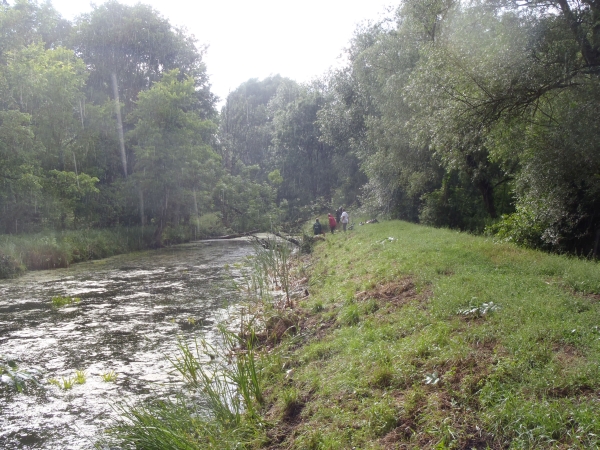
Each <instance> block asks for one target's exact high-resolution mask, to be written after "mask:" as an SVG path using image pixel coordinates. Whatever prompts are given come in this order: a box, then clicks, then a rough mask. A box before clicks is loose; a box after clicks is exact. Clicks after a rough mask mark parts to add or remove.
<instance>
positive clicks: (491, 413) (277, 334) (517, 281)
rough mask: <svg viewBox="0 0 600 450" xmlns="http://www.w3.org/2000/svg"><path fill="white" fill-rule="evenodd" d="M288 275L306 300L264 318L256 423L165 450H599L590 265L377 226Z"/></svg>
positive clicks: (598, 272)
mask: <svg viewBox="0 0 600 450" xmlns="http://www.w3.org/2000/svg"><path fill="white" fill-rule="evenodd" d="M296 270H297V273H296V278H297V279H301V278H304V280H305V281H304V282H305V283H306V286H305V287H306V288H307V290H308V292H309V294H310V295H308V296H306V297H301V298H298V299H296V300H295V302H294V304H293V307H292V308H289V307H286V308H284V309H278V308H271V309H269V308H267V312H266V315H265V316H266V317H267V316H268V318H267V319H266V320H264V321H263V322H264V323H265V324H270V325H268V326H267V331H268V333H266V334H265V332H264V331H263V333H262V337H261V339H260V341H261V342H262V343H263V345H266V347H263V352H262V354H261V356H260V357H257V358H258V361H257V367H258V368H259V370H258V371H257V374H258V375H257V376H256V382H257V383H260V385H261V392H260V399H261V400H260V402H255V401H254V400H249V401H252V402H254V403H253V404H252V405H251V408H250V411H252V414H250V415H248V416H244V417H242V418H239V420H238V421H237V422H236V423H235V424H234V425H233V426H232V425H231V423H232V422H222V423H221V422H219V421H218V420H217V419H218V417H216V416H215V415H213V416H211V415H210V414H209V415H208V416H206V417H205V418H204V419H203V420H202V421H200V423H198V416H197V415H192V416H190V417H192V418H194V419H195V420H196V423H195V424H191V421H189V420H187V419H186V420H187V421H186V420H184V419H178V420H179V421H176V422H175V423H179V424H181V427H180V428H182V430H183V431H182V433H181V434H179V435H178V436H179V437H178V439H180V441H178V442H183V441H185V445H183V444H181V445H179V444H177V445H175V444H173V445H172V448H271V449H275V448H286V449H287V448H291V449H350V448H357V449H359V448H360V449H392V448H415V449H416V448H436V449H444V448H460V449H471V448H477V449H484V448H492V449H501V448H502V449H503V448H565V449H566V448H597V447H598V446H600V401H599V392H600V365H599V357H600V323H599V322H598V317H599V314H598V313H599V312H600V303H599V301H598V300H600V266H599V265H598V264H597V263H595V262H589V261H582V260H577V259H572V258H567V257H561V256H556V255H548V254H544V253H540V252H534V251H529V250H524V249H519V248H516V247H514V246H512V245H507V244H495V243H493V242H492V241H490V240H486V239H484V238H482V237H475V236H470V235H467V234H460V233H456V232H452V231H448V230H438V229H431V228H426V227H421V226H417V225H412V224H408V223H403V222H384V223H378V224H371V225H365V226H362V227H357V228H356V229H355V230H353V231H351V232H348V233H346V234H344V233H340V234H335V235H333V236H332V235H327V237H326V240H325V241H324V242H319V243H317V244H316V246H315V248H314V252H313V254H312V255H311V256H310V257H304V258H303V259H301V260H300V261H298V262H297V264H296ZM282 324H283V325H282ZM278 329H279V330H280V331H277V330H278ZM266 350H268V351H266ZM167 410H169V408H167ZM165 411H166V410H164V409H162V410H158V412H157V411H154V412H153V411H149V410H142V411H141V413H144V414H146V415H145V416H144V417H146V418H149V417H153V418H156V417H168V416H169V414H167V413H166V412H165ZM181 411H185V409H184V410H182V409H181V408H179V409H178V410H177V413H178V414H179V413H181ZM257 411H259V412H260V414H259V415H257V414H256V412H257ZM141 413H140V414H141ZM186 417H188V415H187V413H186ZM215 420H216V422H215ZM158 422H161V421H160V420H158ZM217 422H218V423H220V425H218V426H217V425H215V423H217ZM148 423H151V424H152V426H151V427H149V428H148V430H150V429H155V428H156V423H157V421H154V419H152V420H148ZM162 423H163V424H164V423H165V422H164V421H163V422H162ZM228 423H229V424H230V425H227V424H228ZM143 426H145V425H144V422H137V423H133V428H130V429H129V430H132V429H133V430H135V431H136V432H138V433H141V434H144V433H145V431H144V432H141V431H140V428H141V427H143ZM219 427H220V428H219ZM228 427H229V428H228ZM165 428H166V429H167V430H168V431H169V433H172V430H173V429H174V426H171V425H169V426H168V427H165ZM209 428H210V429H211V430H217V429H218V431H216V432H214V433H213V434H211V435H210V436H211V437H210V438H208V437H206V436H208V435H207V434H206V433H207V432H206V430H207V429H209ZM215 433H216V434H215ZM219 435H222V436H228V438H227V439H219V437H218V436H219ZM182 436H183V437H182ZM133 441H135V440H133ZM130 442H132V441H131V440H130ZM140 442H141V441H140ZM209 442H210V445H209ZM140 448H141V447H140ZM144 448H152V447H147V446H144ZM157 448H158V447H157Z"/></svg>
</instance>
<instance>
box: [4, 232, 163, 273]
mask: <svg viewBox="0 0 600 450" xmlns="http://www.w3.org/2000/svg"><path fill="white" fill-rule="evenodd" d="M153 232H154V229H153V228H152V227H144V228H141V227H131V228H125V227H122V228H121V227H119V228H110V229H104V230H70V231H64V232H44V233H36V234H28V235H0V279H1V278H14V277H17V276H19V275H20V274H22V273H23V272H24V271H25V270H46V269H56V268H60V267H68V266H69V265H70V264H73V263H77V262H81V261H88V260H92V259H101V258H106V257H108V256H113V255H118V254H122V253H129V252H133V251H137V250H144V249H148V248H151V247H152V245H153V243H152V234H153Z"/></svg>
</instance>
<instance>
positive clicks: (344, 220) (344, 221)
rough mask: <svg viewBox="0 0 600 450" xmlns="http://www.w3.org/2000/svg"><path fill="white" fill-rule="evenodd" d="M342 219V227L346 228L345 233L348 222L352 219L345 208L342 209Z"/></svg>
mask: <svg viewBox="0 0 600 450" xmlns="http://www.w3.org/2000/svg"><path fill="white" fill-rule="evenodd" d="M340 220H341V222H342V228H343V230H344V233H345V232H346V227H347V226H348V222H349V221H350V217H349V216H348V213H347V212H346V210H345V209H342V216H341V217H340Z"/></svg>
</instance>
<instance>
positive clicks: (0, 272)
mask: <svg viewBox="0 0 600 450" xmlns="http://www.w3.org/2000/svg"><path fill="white" fill-rule="evenodd" d="M24 270H25V269H24V268H23V266H22V265H21V264H19V263H18V262H17V261H16V260H15V259H14V258H12V257H10V256H7V255H4V254H2V253H0V279H4V278H15V277H18V276H19V275H20V274H21V273H23V272H24Z"/></svg>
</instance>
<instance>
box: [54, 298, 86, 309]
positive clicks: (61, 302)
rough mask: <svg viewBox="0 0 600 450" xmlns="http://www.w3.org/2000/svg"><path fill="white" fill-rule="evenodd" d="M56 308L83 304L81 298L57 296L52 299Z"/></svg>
mask: <svg viewBox="0 0 600 450" xmlns="http://www.w3.org/2000/svg"><path fill="white" fill-rule="evenodd" d="M51 302H52V306H53V307H54V308H62V307H63V306H68V305H73V304H77V303H79V302H81V299H80V298H79V297H61V296H56V297H52V299H51Z"/></svg>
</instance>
